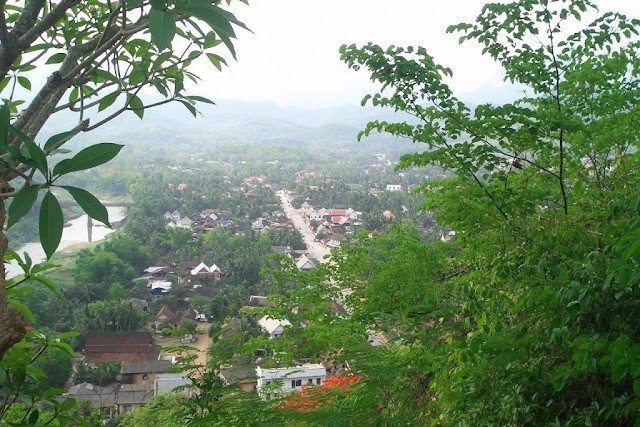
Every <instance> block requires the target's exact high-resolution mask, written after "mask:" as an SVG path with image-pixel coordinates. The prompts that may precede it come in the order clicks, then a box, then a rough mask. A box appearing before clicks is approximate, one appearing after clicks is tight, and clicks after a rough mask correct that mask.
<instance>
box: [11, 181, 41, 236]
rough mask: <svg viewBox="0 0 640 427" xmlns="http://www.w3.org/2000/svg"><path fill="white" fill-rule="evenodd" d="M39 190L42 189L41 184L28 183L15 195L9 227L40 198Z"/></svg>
mask: <svg viewBox="0 0 640 427" xmlns="http://www.w3.org/2000/svg"><path fill="white" fill-rule="evenodd" d="M38 190H40V186H39V185H28V186H26V187H24V188H23V189H22V190H20V191H19V192H18V193H17V194H16V195H15V196H14V197H13V200H12V201H11V205H9V210H8V214H9V221H8V222H7V228H10V227H11V226H12V225H13V224H15V223H16V222H18V220H19V219H20V218H22V217H23V216H25V215H26V214H28V213H29V211H30V210H31V208H32V207H33V204H34V203H35V202H36V199H37V198H38Z"/></svg>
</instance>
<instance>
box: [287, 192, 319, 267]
mask: <svg viewBox="0 0 640 427" xmlns="http://www.w3.org/2000/svg"><path fill="white" fill-rule="evenodd" d="M276 194H277V195H278V197H279V198H280V204H281V205H282V210H283V211H284V213H285V215H286V216H287V218H289V219H290V220H291V222H293V225H294V226H295V227H296V229H297V230H298V231H299V232H300V234H302V238H303V239H304V243H305V244H306V245H307V250H308V251H309V255H310V256H311V257H312V258H315V259H317V260H318V261H320V262H326V261H327V260H326V259H324V257H325V256H327V255H329V248H327V247H326V246H325V245H323V244H322V243H320V242H318V241H316V239H315V235H314V234H313V231H312V230H311V227H309V224H307V222H306V221H305V220H304V218H303V217H302V215H301V214H300V212H298V211H297V210H296V209H294V207H293V206H291V196H289V193H287V192H286V191H285V190H280V191H277V192H276Z"/></svg>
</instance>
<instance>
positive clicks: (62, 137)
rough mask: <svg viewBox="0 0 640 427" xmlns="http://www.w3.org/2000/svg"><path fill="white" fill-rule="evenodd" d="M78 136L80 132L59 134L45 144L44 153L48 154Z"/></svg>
mask: <svg viewBox="0 0 640 427" xmlns="http://www.w3.org/2000/svg"><path fill="white" fill-rule="evenodd" d="M77 134H78V131H68V132H62V133H59V134H57V135H53V136H52V137H51V138H49V139H48V140H47V142H45V143H44V151H45V152H47V153H48V152H50V151H51V150H54V149H56V148H58V147H59V146H61V145H62V144H64V143H65V142H67V141H69V140H70V139H71V138H73V137H74V136H76V135H77Z"/></svg>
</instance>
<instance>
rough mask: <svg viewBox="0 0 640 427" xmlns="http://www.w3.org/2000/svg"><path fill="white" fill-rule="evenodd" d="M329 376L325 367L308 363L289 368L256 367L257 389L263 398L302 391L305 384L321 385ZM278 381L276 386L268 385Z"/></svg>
mask: <svg viewBox="0 0 640 427" xmlns="http://www.w3.org/2000/svg"><path fill="white" fill-rule="evenodd" d="M326 377H327V371H326V369H325V367H324V366H323V365H321V364H319V363H308V364H304V365H300V366H294V367H289V368H261V367H257V368H256V378H257V381H256V390H257V392H258V394H259V395H260V396H261V397H262V398H263V399H268V398H270V397H272V396H273V395H274V394H275V395H280V394H289V393H293V392H296V391H300V390H301V389H302V387H304V386H319V385H322V383H324V380H325V379H326ZM272 383H276V384H277V385H276V386H275V388H271V387H267V386H268V385H269V384H272Z"/></svg>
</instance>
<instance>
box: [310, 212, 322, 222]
mask: <svg viewBox="0 0 640 427" xmlns="http://www.w3.org/2000/svg"><path fill="white" fill-rule="evenodd" d="M323 218H324V215H322V213H321V212H320V211H311V212H310V213H309V219H310V220H311V221H322V219H323Z"/></svg>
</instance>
